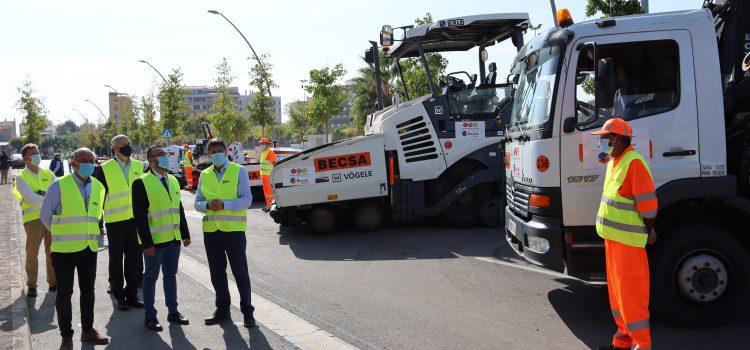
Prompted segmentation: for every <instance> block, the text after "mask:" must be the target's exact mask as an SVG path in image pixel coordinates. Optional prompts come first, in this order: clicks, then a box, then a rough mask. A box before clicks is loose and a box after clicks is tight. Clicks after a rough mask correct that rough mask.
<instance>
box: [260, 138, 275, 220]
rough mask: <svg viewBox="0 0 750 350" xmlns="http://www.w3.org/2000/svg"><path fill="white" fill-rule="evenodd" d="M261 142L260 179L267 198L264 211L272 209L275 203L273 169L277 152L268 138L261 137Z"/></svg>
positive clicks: (264, 195)
mask: <svg viewBox="0 0 750 350" xmlns="http://www.w3.org/2000/svg"><path fill="white" fill-rule="evenodd" d="M260 144H261V145H262V146H263V152H262V153H261V154H260V179H261V181H262V182H263V197H265V199H266V207H265V208H263V211H266V212H267V211H270V210H271V204H273V187H271V169H273V165H274V164H276V153H275V152H274V151H273V150H272V149H271V142H270V141H269V140H268V138H265V137H264V138H261V139H260Z"/></svg>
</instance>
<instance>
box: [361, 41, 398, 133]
mask: <svg viewBox="0 0 750 350" xmlns="http://www.w3.org/2000/svg"><path fill="white" fill-rule="evenodd" d="M380 63H381V65H380V74H381V78H382V79H381V87H382V89H383V103H384V104H385V107H387V106H390V105H391V86H392V83H393V77H395V74H393V69H394V66H395V64H394V63H393V59H391V58H390V57H386V56H385V55H383V54H382V53H380ZM358 72H359V76H357V77H356V78H354V79H352V81H353V82H354V92H353V93H352V96H351V99H352V112H351V116H352V118H353V119H354V122H355V125H356V126H357V128H359V129H362V128H363V127H364V125H365V120H366V119H367V116H368V115H370V114H371V113H373V112H375V105H376V104H377V92H376V89H375V74H374V73H375V69H374V68H373V67H371V66H366V67H362V68H360V69H359V71H358Z"/></svg>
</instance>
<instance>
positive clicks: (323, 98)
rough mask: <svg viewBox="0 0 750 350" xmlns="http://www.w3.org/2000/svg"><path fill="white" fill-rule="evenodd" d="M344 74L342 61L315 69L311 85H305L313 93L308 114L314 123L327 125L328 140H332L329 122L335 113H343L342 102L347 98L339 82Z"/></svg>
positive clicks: (311, 74) (311, 77) (310, 80)
mask: <svg viewBox="0 0 750 350" xmlns="http://www.w3.org/2000/svg"><path fill="white" fill-rule="evenodd" d="M344 74H346V70H344V66H343V65H342V64H340V63H339V64H337V65H336V66H334V67H333V68H329V67H323V68H320V69H313V70H311V71H310V79H309V85H307V86H306V87H305V90H307V92H309V93H311V94H312V95H313V97H312V100H311V101H310V107H309V110H308V116H309V118H310V119H311V120H312V121H313V123H314V124H318V125H325V134H326V142H328V141H330V140H329V134H330V132H331V131H330V124H329V122H330V120H331V118H332V117H333V116H334V115H337V114H339V113H341V103H342V102H343V101H344V99H346V94H345V93H344V87H343V86H342V85H341V84H339V83H338V82H339V79H341V78H342V77H343V76H344Z"/></svg>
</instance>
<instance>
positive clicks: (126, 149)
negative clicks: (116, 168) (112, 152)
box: [120, 145, 133, 157]
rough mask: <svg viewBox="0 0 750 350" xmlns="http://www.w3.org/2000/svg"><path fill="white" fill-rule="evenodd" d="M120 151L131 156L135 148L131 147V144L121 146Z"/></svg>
mask: <svg viewBox="0 0 750 350" xmlns="http://www.w3.org/2000/svg"><path fill="white" fill-rule="evenodd" d="M120 153H122V155H123V156H125V157H130V155H131V154H132V153H133V148H132V147H130V145H126V146H123V147H120Z"/></svg>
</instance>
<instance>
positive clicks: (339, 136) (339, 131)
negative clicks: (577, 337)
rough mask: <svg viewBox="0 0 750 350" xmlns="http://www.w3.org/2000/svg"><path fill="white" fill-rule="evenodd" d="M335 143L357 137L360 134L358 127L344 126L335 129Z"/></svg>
mask: <svg viewBox="0 0 750 350" xmlns="http://www.w3.org/2000/svg"><path fill="white" fill-rule="evenodd" d="M332 134H333V135H332V136H333V141H338V140H343V139H348V138H352V137H355V136H357V135H359V134H360V130H359V128H358V127H357V126H356V125H342V126H339V127H336V128H334V129H333V132H332Z"/></svg>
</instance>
